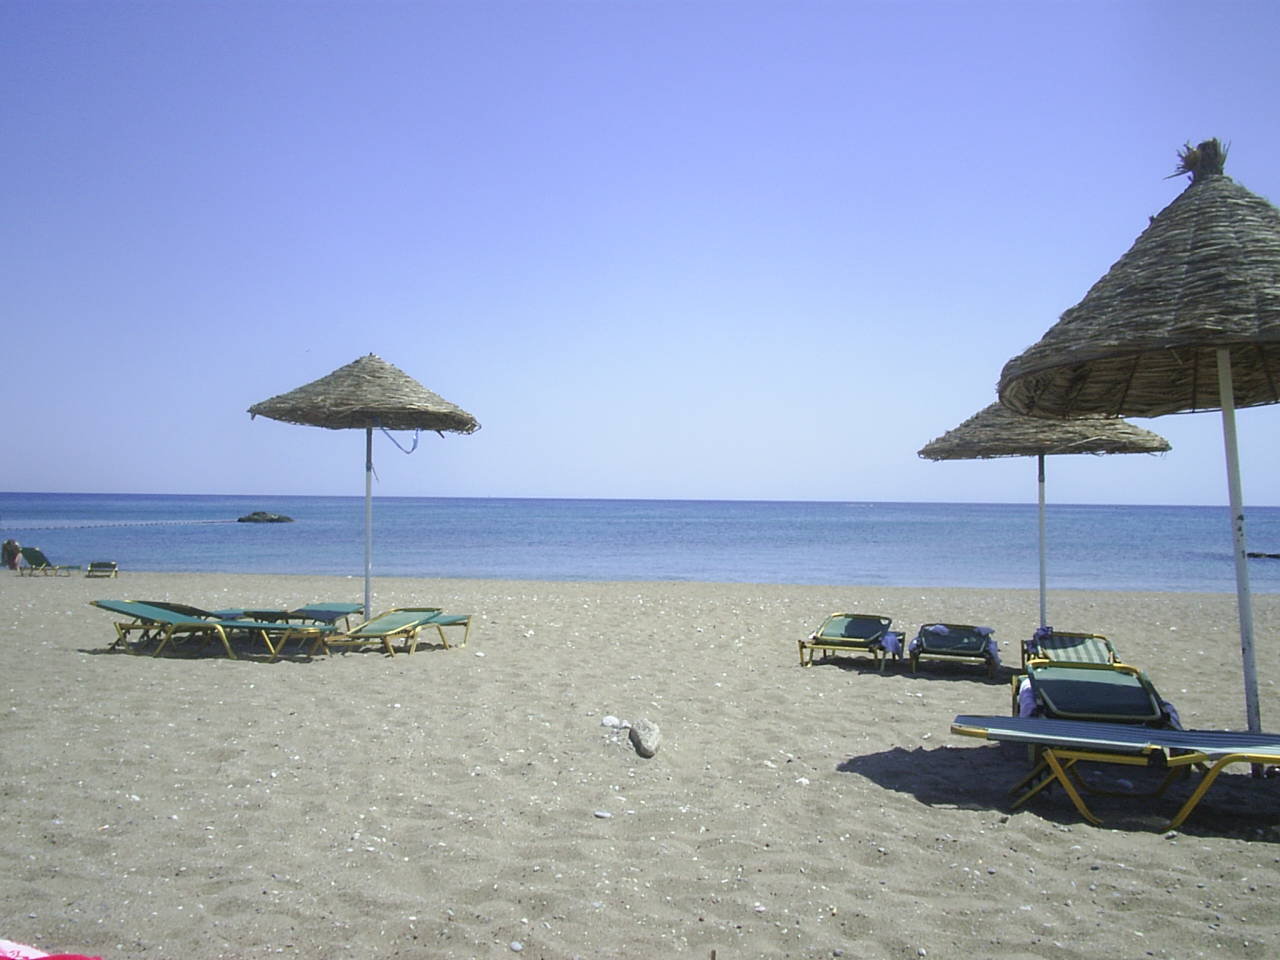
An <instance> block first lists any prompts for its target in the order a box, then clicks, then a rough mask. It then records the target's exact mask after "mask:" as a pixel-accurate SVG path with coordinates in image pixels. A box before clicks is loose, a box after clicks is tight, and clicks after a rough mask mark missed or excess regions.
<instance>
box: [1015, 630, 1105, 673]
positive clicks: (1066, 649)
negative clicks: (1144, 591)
mask: <svg viewBox="0 0 1280 960" xmlns="http://www.w3.org/2000/svg"><path fill="white" fill-rule="evenodd" d="M1028 660H1054V661H1057V662H1060V663H1119V662H1120V658H1119V656H1117V655H1116V648H1115V647H1113V646H1112V645H1111V641H1110V640H1108V639H1107V638H1106V637H1104V636H1102V635H1101V634H1098V633H1076V632H1074V631H1071V630H1055V629H1053V627H1041V628H1040V629H1038V630H1037V631H1036V632H1035V633H1034V634H1033V635H1032V637H1031V639H1030V640H1025V641H1023V644H1022V663H1023V664H1024V665H1025V664H1026V663H1027V661H1028Z"/></svg>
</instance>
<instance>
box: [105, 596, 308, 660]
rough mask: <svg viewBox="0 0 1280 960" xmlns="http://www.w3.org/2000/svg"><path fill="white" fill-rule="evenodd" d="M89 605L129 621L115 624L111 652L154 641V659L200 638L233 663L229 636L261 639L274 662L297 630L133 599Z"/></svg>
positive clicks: (134, 648)
mask: <svg viewBox="0 0 1280 960" xmlns="http://www.w3.org/2000/svg"><path fill="white" fill-rule="evenodd" d="M89 602H90V603H91V604H92V605H93V606H95V607H98V608H100V609H102V610H107V611H109V612H111V613H118V614H122V615H124V616H126V617H129V618H130V619H129V620H127V621H116V623H115V628H116V639H115V640H114V641H113V642H112V643H111V648H112V649H114V648H119V649H123V650H128V651H130V652H132V653H138V652H140V651H141V650H142V648H144V647H146V646H148V645H149V644H150V643H151V642H153V641H154V642H155V643H156V647H155V650H153V651H152V654H151V655H152V656H153V657H158V656H160V654H161V653H162V652H163V651H164V650H165V648H166V647H169V646H176V645H177V642H178V641H179V640H180V639H181V638H183V637H199V638H202V639H204V640H206V641H208V640H217V641H219V642H220V643H221V644H222V649H223V650H224V651H225V652H226V654H227V656H228V657H229V658H230V659H232V660H235V659H237V658H236V654H235V651H234V650H233V649H232V647H231V637H232V636H235V635H237V634H240V635H249V636H252V637H256V638H257V639H260V640H261V641H262V643H263V644H264V645H265V646H266V648H267V652H268V654H269V655H270V659H271V660H273V661H274V660H276V659H278V658H279V656H280V650H281V648H282V647H283V646H284V644H285V641H287V640H288V639H289V632H290V631H291V630H292V629H294V628H295V627H296V625H295V624H290V623H285V622H271V621H262V620H244V619H216V618H213V619H211V618H209V617H207V616H202V615H200V614H201V613H203V611H199V610H198V608H194V607H185V608H184V609H181V610H178V609H172V607H178V606H184V605H181V604H171V605H168V606H157V605H155V604H151V603H144V602H139V601H136V600H90V601H89ZM192 611H197V612H194V613H193V612H192ZM308 629H309V630H310V631H312V632H313V634H314V632H332V631H333V629H334V628H333V627H332V626H327V625H320V624H316V625H311V626H309V627H308ZM135 633H136V634H137V635H138V636H137V639H135V640H133V641H130V639H129V638H130V635H131V634H135Z"/></svg>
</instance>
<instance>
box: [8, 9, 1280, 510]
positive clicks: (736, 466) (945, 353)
mask: <svg viewBox="0 0 1280 960" xmlns="http://www.w3.org/2000/svg"><path fill="white" fill-rule="evenodd" d="M1276 36H1280V4H1275V3H1272V2H1266V0H1257V2H1233V0H1224V2H1218V3H1213V4H1205V3H1203V2H1196V3H1189V2H1181V0H1172V2H1170V0H1161V2H1144V0H1127V2H1119V0H1107V2H1097V0H1073V2H1053V0H1045V2H1037V3H1025V2H1021V0H1009V2H990V0H969V2H959V0H956V2H926V0H894V2H858V0H418V2H409V0H275V2H266V0H219V2H212V0H209V2H192V0H148V2H130V0H84V2H69V0H5V2H4V3H3V4H0V83H3V104H4V105H3V106H2V107H0V133H2V134H3V143H4V147H3V149H0V175H2V176H3V181H4V183H5V190H4V197H3V200H0V204H2V205H3V212H2V213H0V270H3V272H4V277H3V280H2V281H0V311H2V313H0V316H2V317H3V320H4V323H5V331H6V332H5V337H4V342H5V350H4V357H5V360H4V369H5V373H6V378H5V379H6V388H7V389H6V394H7V399H8V416H7V417H6V418H5V420H4V428H3V436H4V440H5V447H4V450H5V452H4V454H3V456H2V462H3V470H4V476H3V478H2V479H0V489H5V490H10V491H50V492H54V491H65V492H106V493H110V492H121V493H213V494H336V495H353V496H355V495H360V494H362V493H363V489H364V479H363V476H364V462H363V460H364V457H363V447H364V437H363V435H362V433H361V432H360V431H350V430H349V431H330V430H324V429H320V428H314V427H302V426H294V425H288V424H283V423H277V422H274V421H270V420H265V419H261V418H259V419H256V420H252V421H251V419H250V418H249V416H248V414H247V412H246V410H247V408H248V407H249V406H250V405H251V404H253V403H256V402H258V401H260V400H264V399H266V398H268V397H271V396H274V395H276V394H280V393H284V392H287V391H289V390H292V389H293V388H295V387H298V386H300V385H302V384H304V383H307V382H310V381H311V380H314V379H316V378H318V377H321V376H323V375H325V374H327V373H329V372H331V371H333V370H335V369H337V368H338V367H341V366H343V365H345V364H347V363H350V362H351V361H353V360H355V359H356V358H358V357H360V356H363V355H364V354H367V353H375V354H377V355H378V356H380V357H382V358H383V359H385V360H387V361H389V362H390V363H393V364H395V365H396V366H398V367H400V368H401V369H402V370H404V371H405V372H406V373H408V374H410V375H411V376H413V377H414V378H416V379H417V380H419V381H420V382H421V383H423V384H424V385H425V386H426V387H428V388H429V389H431V390H433V391H435V392H436V393H438V394H440V395H441V396H443V397H445V398H446V399H448V400H450V401H452V402H454V403H456V404H458V405H459V406H461V407H463V408H464V409H466V410H468V411H469V412H471V413H472V414H473V415H474V416H475V417H476V418H477V419H478V420H479V421H480V423H481V425H482V429H481V430H480V431H479V432H477V433H475V434H473V435H471V436H451V435H446V436H445V437H443V438H442V437H440V436H437V435H435V434H426V435H423V436H422V437H421V438H420V443H419V446H418V448H417V450H416V451H414V452H413V453H412V454H411V455H410V456H405V455H404V454H403V453H401V452H400V450H399V449H398V448H397V447H396V446H395V445H394V444H393V443H392V442H391V440H390V439H388V438H387V437H384V436H380V435H379V436H377V437H376V438H375V445H374V446H375V461H376V466H377V476H378V480H377V484H376V486H375V492H376V494H377V495H379V496H481V497H568V498H576V497H591V498H594V497H601V498H662V499H668V498H672V499H764V500H837V501H865V500H882V501H883V500H893V501H980V502H1011V503H1017V502H1027V501H1034V500H1035V498H1036V485H1035V465H1034V463H1033V462H1032V461H1029V460H1022V459H1014V460H994V461H975V462H944V463H933V462H929V461H925V460H921V459H920V458H919V457H918V456H917V451H918V450H919V449H920V447H922V446H924V445H925V444H926V443H928V442H929V441H930V440H932V439H934V438H935V437H938V436H940V435H941V434H943V433H945V432H946V431H948V430H950V429H951V428H953V427H955V426H956V425H958V424H959V423H960V422H962V421H963V420H965V419H966V418H968V417H969V416H970V415H972V414H973V413H975V412H977V411H978V410H980V409H982V408H983V407H985V406H986V405H987V404H989V403H991V402H992V401H993V400H994V399H995V386H996V383H997V381H998V379H999V375H1000V370H1001V368H1002V367H1003V365H1004V364H1005V362H1006V361H1007V360H1009V359H1010V358H1011V357H1013V356H1015V355H1017V354H1019V353H1021V352H1022V351H1023V350H1024V349H1025V348H1026V347H1027V346H1029V345H1030V344H1032V343H1034V342H1035V341H1036V340H1038V339H1039V338H1040V337H1041V336H1042V335H1043V333H1044V332H1045V331H1046V330H1048V328H1049V327H1051V326H1052V325H1053V324H1054V323H1055V322H1056V320H1057V318H1058V316H1059V315H1060V314H1061V313H1062V311H1063V310H1065V309H1067V308H1068V307H1071V306H1072V305H1074V304H1075V303H1077V302H1078V301H1079V300H1080V299H1081V298H1082V297H1083V296H1084V294H1085V292H1086V291H1087V290H1088V288H1089V287H1090V286H1091V285H1092V284H1093V283H1094V282H1095V281H1096V280H1097V279H1098V278H1100V277H1101V276H1102V275H1103V274H1104V273H1105V272H1106V271H1107V269H1108V268H1109V266H1110V265H1111V264H1112V263H1113V262H1114V261H1115V260H1117V259H1118V258H1119V257H1120V256H1121V255H1122V254H1124V253H1125V252H1126V251H1127V250H1128V249H1129V247H1130V246H1131V244H1132V243H1133V241H1134V239H1135V238H1136V237H1137V236H1138V234H1139V233H1140V232H1141V231H1142V230H1143V229H1144V228H1145V227H1146V225H1147V223H1148V217H1149V216H1152V215H1154V214H1156V213H1158V212H1159V211H1160V210H1161V209H1163V208H1164V207H1165V206H1166V205H1167V204H1168V203H1170V202H1171V201H1172V200H1173V199H1174V198H1175V197H1176V196H1177V195H1178V193H1180V192H1181V190H1182V189H1183V188H1184V186H1185V185H1186V181H1185V178H1184V177H1174V178H1169V174H1171V173H1172V172H1173V170H1174V167H1175V165H1176V162H1177V151H1178V149H1179V148H1180V147H1181V146H1182V145H1183V144H1184V143H1186V142H1188V141H1189V142H1192V143H1196V142H1199V141H1201V140H1204V139H1208V138H1210V137H1218V138H1220V139H1222V140H1224V141H1227V142H1229V144H1230V147H1231V152H1230V155H1229V157H1228V162H1227V173H1228V175H1230V176H1232V177H1233V178H1234V179H1236V180H1237V181H1238V182H1239V183H1241V184H1242V185H1244V186H1245V187H1247V188H1248V189H1250V190H1252V191H1253V192H1255V193H1257V194H1259V195H1261V196H1263V197H1267V198H1269V199H1271V200H1272V201H1273V202H1275V201H1276V200H1277V199H1280V116H1278V115H1277V106H1276V104H1277V98H1276V91H1277V90H1278V89H1280V58H1277V57H1276V56H1275V55H1274V41H1275V38H1276ZM1134 422H1135V423H1137V424H1138V425H1140V426H1143V427H1145V428H1147V429H1150V430H1154V431H1155V432H1157V433H1159V434H1161V435H1162V436H1164V437H1166V438H1167V439H1168V440H1169V441H1170V443H1171V444H1172V445H1173V450H1172V452H1171V453H1168V454H1165V455H1163V456H1158V457H1152V456H1146V455H1137V456H1111V457H1092V456H1075V457H1070V456H1059V457H1053V458H1050V461H1049V467H1048V473H1049V499H1050V501H1051V502H1052V501H1057V502H1063V503H1160V504H1166V503H1167V504H1210V505H1213V504H1219V503H1222V504H1225V502H1226V479H1225V465H1224V463H1225V461H1224V454H1223V441H1222V422H1221V418H1220V416H1219V415H1218V414H1216V413H1199V414H1191V415H1181V416H1169V417H1162V418H1159V419H1155V420H1136V421H1134ZM1278 423H1280V407H1262V408H1256V409H1251V410H1245V411H1241V412H1240V414H1239V437H1240V447H1241V467H1242V475H1243V487H1244V496H1245V502H1246V504H1253V505H1277V504H1280V489H1277V483H1280V444H1276V443H1275V442H1274V438H1275V435H1276V427H1277V424H1278ZM396 439H397V440H398V441H400V443H402V444H404V445H406V446H407V445H409V444H411V443H412V441H413V436H412V434H410V435H407V436H406V435H397V436H396Z"/></svg>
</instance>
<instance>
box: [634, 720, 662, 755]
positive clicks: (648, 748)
mask: <svg viewBox="0 0 1280 960" xmlns="http://www.w3.org/2000/svg"><path fill="white" fill-rule="evenodd" d="M630 736H631V745H632V746H634V747H635V748H636V753H638V754H639V755H640V756H642V757H645V758H646V759H647V758H649V757H652V756H653V755H654V754H655V753H657V752H658V747H659V746H661V744H662V731H661V730H660V729H659V728H658V725H657V724H656V723H654V722H653V721H652V720H636V721H634V722H633V723H632V724H631V734H630Z"/></svg>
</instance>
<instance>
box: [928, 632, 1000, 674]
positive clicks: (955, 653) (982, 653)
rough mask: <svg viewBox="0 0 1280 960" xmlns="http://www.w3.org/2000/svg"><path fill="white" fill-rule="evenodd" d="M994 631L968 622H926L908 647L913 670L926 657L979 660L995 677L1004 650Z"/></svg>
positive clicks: (988, 672)
mask: <svg viewBox="0 0 1280 960" xmlns="http://www.w3.org/2000/svg"><path fill="white" fill-rule="evenodd" d="M992 634H993V631H992V630H991V628H990V627H975V626H972V625H971V624H967V623H926V624H922V625H921V627H920V630H919V631H918V632H917V633H916V635H915V638H914V639H913V640H912V641H911V643H910V645H909V646H908V648H907V655H908V656H909V657H910V659H911V672H912V673H915V672H916V668H917V667H918V666H919V664H920V661H921V660H922V659H924V658H926V657H933V658H936V659H939V660H970V661H978V662H980V663H982V664H983V665H984V666H985V667H986V668H987V676H989V677H994V676H995V673H996V668H997V667H998V666H1000V652H999V650H998V648H997V647H996V642H995V639H994V638H993V635H992Z"/></svg>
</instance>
